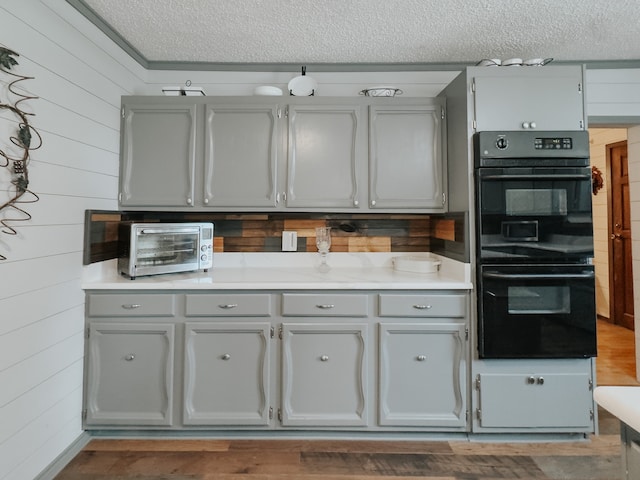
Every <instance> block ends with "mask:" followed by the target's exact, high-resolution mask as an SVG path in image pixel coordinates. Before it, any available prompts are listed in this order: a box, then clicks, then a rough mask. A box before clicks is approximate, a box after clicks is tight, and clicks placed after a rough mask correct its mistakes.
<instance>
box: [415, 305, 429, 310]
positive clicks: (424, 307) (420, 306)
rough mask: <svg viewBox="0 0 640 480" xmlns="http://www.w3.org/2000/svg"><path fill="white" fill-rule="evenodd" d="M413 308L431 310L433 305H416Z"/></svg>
mask: <svg viewBox="0 0 640 480" xmlns="http://www.w3.org/2000/svg"><path fill="white" fill-rule="evenodd" d="M413 308H416V309H418V310H429V309H430V308H431V305H414V306H413Z"/></svg>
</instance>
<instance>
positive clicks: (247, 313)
mask: <svg viewBox="0 0 640 480" xmlns="http://www.w3.org/2000/svg"><path fill="white" fill-rule="evenodd" d="M186 314H187V316H205V317H239V316H243V317H270V316H271V295H269V294H246V295H245V294H237V295H236V294H229V295H227V294H219V295H218V294H215V295H186Z"/></svg>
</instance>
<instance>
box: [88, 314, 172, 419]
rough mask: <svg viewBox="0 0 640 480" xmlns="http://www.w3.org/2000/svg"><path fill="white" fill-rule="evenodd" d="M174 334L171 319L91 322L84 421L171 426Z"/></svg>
mask: <svg viewBox="0 0 640 480" xmlns="http://www.w3.org/2000/svg"><path fill="white" fill-rule="evenodd" d="M174 337H175V327H174V325H173V324H167V323H111V322H104V323H103V322H95V323H91V324H90V325H89V339H88V349H87V351H88V354H87V360H86V361H87V372H86V378H87V382H86V392H85V397H86V398H85V405H86V420H85V422H86V424H87V425H102V426H107V425H109V426H115V425H123V426H128V425H149V426H170V425H172V423H173V415H172V411H173V401H174V394H173V392H174V388H173V387H174V385H173V384H174V382H173V373H174V370H173V361H174V344H175V341H174Z"/></svg>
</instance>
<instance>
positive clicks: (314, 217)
mask: <svg viewBox="0 0 640 480" xmlns="http://www.w3.org/2000/svg"><path fill="white" fill-rule="evenodd" d="M133 221H139V222H202V221H207V222H213V223H214V225H215V238H214V251H215V252H279V251H280V250H281V246H282V232H283V231H295V232H296V233H297V236H298V244H297V245H298V250H297V251H298V252H315V251H316V244H315V229H316V227H325V226H326V227H331V237H332V244H331V251H333V252H429V251H432V245H433V244H434V242H435V243H438V242H439V241H444V240H446V241H454V242H456V241H457V242H461V241H462V242H463V241H464V239H461V238H455V236H456V231H462V229H456V228H455V224H456V222H457V221H458V220H455V219H449V218H444V216H441V215H426V214H409V215H406V214H311V213H309V214H284V213H282V214H279V213H278V214H269V213H264V214H210V213H175V212H174V213H159V212H105V211H90V210H88V211H87V213H86V224H85V229H86V232H87V234H86V235H85V256H84V258H85V264H88V263H93V262H97V261H102V260H108V259H110V258H116V257H117V225H118V224H119V223H120V222H133Z"/></svg>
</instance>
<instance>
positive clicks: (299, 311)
mask: <svg viewBox="0 0 640 480" xmlns="http://www.w3.org/2000/svg"><path fill="white" fill-rule="evenodd" d="M368 300H369V297H368V295H340V294H336V295H330V294H329V295H327V294H310V295H307V294H289V293H285V294H283V295H282V314H283V315H285V316H293V315H298V316H314V317H315V316H327V317H366V316H368V315H369V307H368V305H369V302H368Z"/></svg>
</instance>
